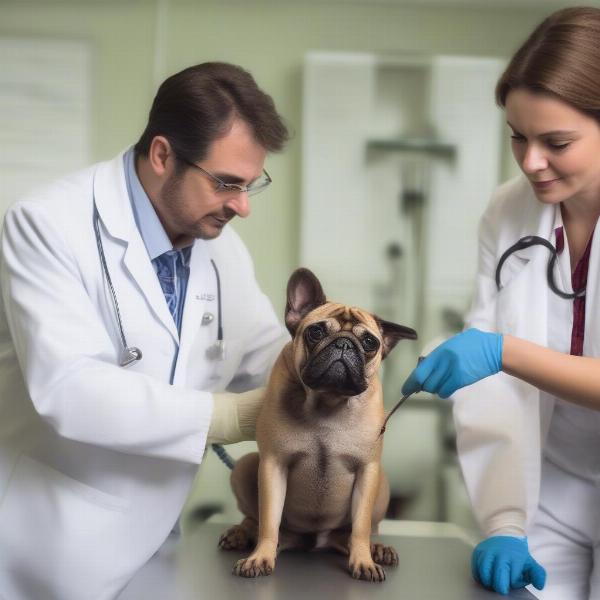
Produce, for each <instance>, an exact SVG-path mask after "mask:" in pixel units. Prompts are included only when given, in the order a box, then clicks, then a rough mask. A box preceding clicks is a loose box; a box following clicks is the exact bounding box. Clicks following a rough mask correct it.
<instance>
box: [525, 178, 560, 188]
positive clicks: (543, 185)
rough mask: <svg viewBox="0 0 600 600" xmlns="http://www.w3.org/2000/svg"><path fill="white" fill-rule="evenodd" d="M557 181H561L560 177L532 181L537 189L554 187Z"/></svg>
mask: <svg viewBox="0 0 600 600" xmlns="http://www.w3.org/2000/svg"><path fill="white" fill-rule="evenodd" d="M557 181H560V178H556V179H546V180H545V181H532V182H531V183H532V184H533V186H534V187H535V189H536V190H547V189H548V188H550V187H552V186H553V185H554V184H555V183H556V182H557Z"/></svg>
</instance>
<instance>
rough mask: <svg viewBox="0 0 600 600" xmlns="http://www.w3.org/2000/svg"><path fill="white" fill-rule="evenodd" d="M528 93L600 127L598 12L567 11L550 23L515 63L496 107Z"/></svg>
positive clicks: (540, 29) (500, 87) (505, 75)
mask: <svg viewBox="0 0 600 600" xmlns="http://www.w3.org/2000/svg"><path fill="white" fill-rule="evenodd" d="M515 88H525V89H528V90H530V91H532V92H535V93H542V94H550V95H553V96H555V97H557V98H559V99H560V100H562V101H563V102H566V103H568V104H570V105H571V106H573V107H574V108H576V109H578V110H580V111H582V112H584V113H586V114H588V115H590V116H591V117H593V118H595V119H597V120H599V121H600V9H598V8H591V7H577V8H565V9H562V10H559V11H556V12H555V13H553V14H551V15H550V16H549V17H547V18H546V19H545V20H544V21H542V23H540V25H538V27H537V28H536V29H535V30H534V32H533V33H532V34H531V35H530V36H529V38H528V39H527V40H526V41H525V43H524V44H523V45H522V46H521V47H520V48H519V49H518V50H517V52H516V53H515V55H514V56H513V57H512V59H511V61H510V63H509V65H508V67H507V68H506V70H505V71H504V73H503V74H502V76H501V77H500V80H499V81H498V84H497V85H496V102H497V103H498V104H499V105H500V106H505V103H506V97H507V96H508V93H509V92H510V91H511V90H513V89H515Z"/></svg>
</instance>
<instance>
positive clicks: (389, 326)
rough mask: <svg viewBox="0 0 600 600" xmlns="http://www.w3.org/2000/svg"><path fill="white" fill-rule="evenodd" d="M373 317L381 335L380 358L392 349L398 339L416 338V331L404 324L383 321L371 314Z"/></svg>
mask: <svg viewBox="0 0 600 600" xmlns="http://www.w3.org/2000/svg"><path fill="white" fill-rule="evenodd" d="M373 317H374V318H375V321H376V322H377V325H379V330H380V331H381V336H382V337H383V345H382V346H383V347H382V349H381V360H383V359H384V358H385V357H386V356H387V355H388V354H389V353H390V352H391V351H392V350H393V349H394V346H395V345H396V344H397V343H398V342H399V341H400V340H416V339H417V332H416V331H415V330H414V329H411V328H410V327H405V326H404V325H398V324H397V323H392V322H391V321H385V320H384V319H380V318H379V317H378V316H376V315H373Z"/></svg>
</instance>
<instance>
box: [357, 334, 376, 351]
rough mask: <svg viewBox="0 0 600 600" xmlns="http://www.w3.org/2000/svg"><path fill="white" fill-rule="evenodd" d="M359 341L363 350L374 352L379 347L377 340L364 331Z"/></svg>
mask: <svg viewBox="0 0 600 600" xmlns="http://www.w3.org/2000/svg"><path fill="white" fill-rule="evenodd" d="M361 341H362V345H363V348H364V349H365V352H375V350H377V349H378V348H379V340H378V339H377V338H376V337H375V336H374V335H371V334H370V333H366V334H365V335H364V336H363V338H362V340H361Z"/></svg>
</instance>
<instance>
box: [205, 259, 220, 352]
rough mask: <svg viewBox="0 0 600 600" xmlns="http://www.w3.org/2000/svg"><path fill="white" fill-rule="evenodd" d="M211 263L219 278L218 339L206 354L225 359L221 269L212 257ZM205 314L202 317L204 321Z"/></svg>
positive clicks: (216, 276)
mask: <svg viewBox="0 0 600 600" xmlns="http://www.w3.org/2000/svg"><path fill="white" fill-rule="evenodd" d="M210 264H211V265H212V266H213V269H214V271H215V278H216V280H217V341H216V342H215V343H214V344H213V345H212V346H210V347H209V348H207V349H206V356H207V358H210V359H211V360H225V342H224V341H223V315H222V312H221V307H222V304H221V277H220V276H219V269H217V265H216V264H215V261H214V260H213V259H212V258H211V259H210ZM204 316H206V315H204ZM204 316H203V317H202V322H203V323H204ZM213 318H214V317H213ZM211 320H212V319H211Z"/></svg>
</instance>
